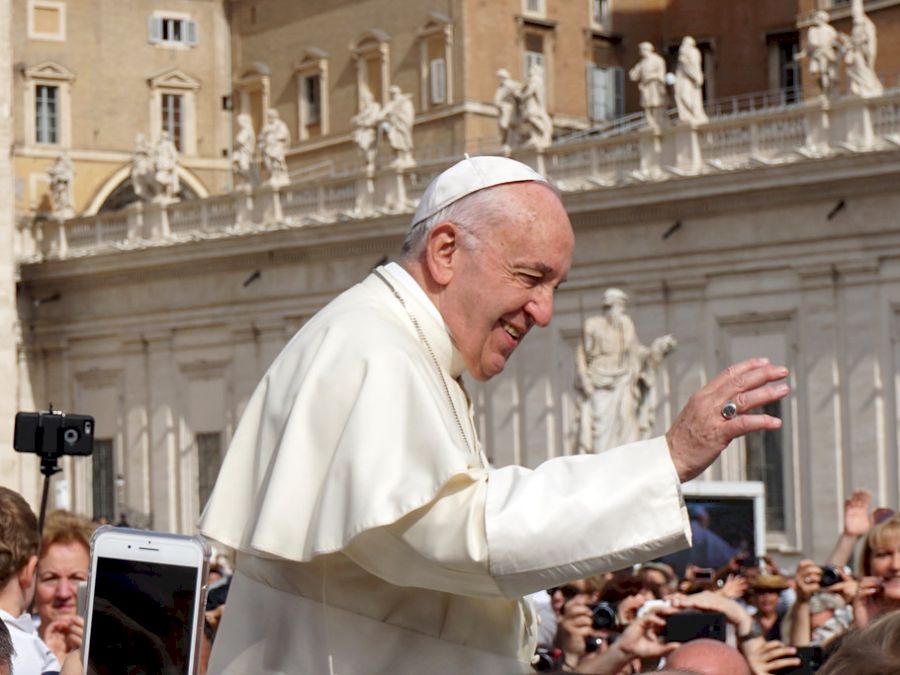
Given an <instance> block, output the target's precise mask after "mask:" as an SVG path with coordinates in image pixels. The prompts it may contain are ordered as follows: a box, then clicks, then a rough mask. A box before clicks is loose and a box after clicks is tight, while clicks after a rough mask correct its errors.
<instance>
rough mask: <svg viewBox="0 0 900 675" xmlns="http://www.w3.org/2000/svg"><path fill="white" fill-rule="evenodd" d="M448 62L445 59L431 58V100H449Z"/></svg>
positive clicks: (439, 101)
mask: <svg viewBox="0 0 900 675" xmlns="http://www.w3.org/2000/svg"><path fill="white" fill-rule="evenodd" d="M446 92H447V64H446V62H445V61H444V59H432V60H431V102H432V103H443V102H444V101H446V100H447V96H446Z"/></svg>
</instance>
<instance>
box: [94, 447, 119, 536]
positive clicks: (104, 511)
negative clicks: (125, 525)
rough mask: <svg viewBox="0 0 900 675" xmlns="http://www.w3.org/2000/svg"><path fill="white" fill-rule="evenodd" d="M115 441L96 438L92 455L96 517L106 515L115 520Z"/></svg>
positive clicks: (112, 520) (111, 520)
mask: <svg viewBox="0 0 900 675" xmlns="http://www.w3.org/2000/svg"><path fill="white" fill-rule="evenodd" d="M113 464H114V462H113V442H112V439H109V438H102V439H101V438H95V439H94V452H93V454H92V456H91V468H92V473H93V482H94V484H93V495H94V518H100V517H106V518H108V519H109V520H110V522H115V520H114V519H115V515H116V479H115V473H114V466H113Z"/></svg>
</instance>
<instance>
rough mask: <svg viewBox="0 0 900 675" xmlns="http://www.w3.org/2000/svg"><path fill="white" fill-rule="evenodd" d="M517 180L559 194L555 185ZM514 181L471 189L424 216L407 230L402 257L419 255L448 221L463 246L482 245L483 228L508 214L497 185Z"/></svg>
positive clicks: (507, 184)
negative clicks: (439, 227) (454, 228)
mask: <svg viewBox="0 0 900 675" xmlns="http://www.w3.org/2000/svg"><path fill="white" fill-rule="evenodd" d="M517 182H534V183H538V184H540V185H546V186H547V188H549V189H550V190H552V191H553V193H554V194H556V195H559V192H557V190H556V188H555V187H553V186H552V185H550V184H549V183H543V182H541V181H517ZM515 184H516V183H501V184H500V185H492V186H491V187H488V188H484V189H482V190H478V191H477V192H472V193H471V194H467V195H466V196H465V197H462V198H460V199H457V200H456V201H455V202H453V203H452V204H448V205H447V206H445V207H444V208H442V209H441V210H440V211H438V212H437V213H435V214H434V215H433V216H429V217H428V218H424V219H423V220H420V221H419V222H418V223H413V224H412V225H411V226H410V228H409V231H408V232H407V233H406V239H404V240H403V246H402V247H401V248H400V258H401V259H403V260H413V259H415V258H418V257H419V256H420V255H421V254H422V252H423V251H424V250H425V242H426V241H427V240H428V235H429V234H430V233H431V231H432V230H433V229H434V228H435V227H436V226H437V225H439V224H440V223H446V222H451V223H453V224H454V225H456V227H457V230H458V231H459V233H460V237H461V238H462V245H463V246H464V247H465V248H467V249H469V250H475V249H478V248H480V245H481V241H482V235H483V234H484V231H485V230H486V229H487V228H488V227H490V226H492V225H494V224H496V223H497V222H499V221H500V219H501V218H503V217H504V216H505V215H507V214H508V213H509V208H508V204H507V199H508V198H504V197H502V196H499V195H498V194H497V192H496V190H497V188H502V187H508V186H510V185H515Z"/></svg>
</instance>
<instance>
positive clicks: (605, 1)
mask: <svg viewBox="0 0 900 675" xmlns="http://www.w3.org/2000/svg"><path fill="white" fill-rule="evenodd" d="M591 20H592V21H593V22H594V23H595V24H598V25H600V26H603V25H606V23H607V22H608V21H609V0H591Z"/></svg>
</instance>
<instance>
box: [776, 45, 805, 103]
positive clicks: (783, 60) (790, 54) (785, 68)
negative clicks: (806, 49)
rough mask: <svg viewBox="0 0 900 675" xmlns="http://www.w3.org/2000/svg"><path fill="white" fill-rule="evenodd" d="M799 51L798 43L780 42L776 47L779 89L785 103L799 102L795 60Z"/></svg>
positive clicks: (798, 75)
mask: <svg viewBox="0 0 900 675" xmlns="http://www.w3.org/2000/svg"><path fill="white" fill-rule="evenodd" d="M798 40H799V37H798ZM799 50H800V43H799V42H782V43H781V44H779V45H778V64H779V71H780V72H779V75H780V81H779V89H781V91H783V92H784V97H785V100H784V102H785V103H796V102H797V101H799V100H800V64H799V63H797V60H796V57H797V52H798V51H799Z"/></svg>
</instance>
